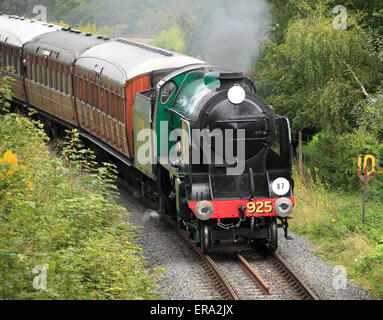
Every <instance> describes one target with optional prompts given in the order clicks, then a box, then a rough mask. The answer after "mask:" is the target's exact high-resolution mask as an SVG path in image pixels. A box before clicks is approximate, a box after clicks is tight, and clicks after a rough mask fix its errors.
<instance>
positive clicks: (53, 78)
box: [51, 68, 56, 89]
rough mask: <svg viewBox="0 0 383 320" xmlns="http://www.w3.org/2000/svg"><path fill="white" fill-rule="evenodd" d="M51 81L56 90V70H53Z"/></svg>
mask: <svg viewBox="0 0 383 320" xmlns="http://www.w3.org/2000/svg"><path fill="white" fill-rule="evenodd" d="M51 78H52V79H51V81H52V89H55V88H56V71H55V69H54V68H52V70H51Z"/></svg>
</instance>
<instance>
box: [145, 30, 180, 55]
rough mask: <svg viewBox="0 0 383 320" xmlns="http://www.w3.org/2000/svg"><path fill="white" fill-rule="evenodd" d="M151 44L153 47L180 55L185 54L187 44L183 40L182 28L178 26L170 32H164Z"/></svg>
mask: <svg viewBox="0 0 383 320" xmlns="http://www.w3.org/2000/svg"><path fill="white" fill-rule="evenodd" d="M151 44H152V45H153V46H157V47H161V48H164V49H167V50H171V51H175V52H178V53H185V42H184V39H183V34H182V32H181V30H180V28H179V27H177V26H173V27H171V28H170V29H168V30H164V31H162V32H161V34H160V35H159V36H158V37H157V38H156V39H154V40H153V41H152V42H151Z"/></svg>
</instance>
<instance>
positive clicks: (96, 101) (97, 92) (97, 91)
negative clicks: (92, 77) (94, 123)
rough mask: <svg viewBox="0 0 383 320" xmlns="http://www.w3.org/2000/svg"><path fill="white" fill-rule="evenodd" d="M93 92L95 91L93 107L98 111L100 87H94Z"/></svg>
mask: <svg viewBox="0 0 383 320" xmlns="http://www.w3.org/2000/svg"><path fill="white" fill-rule="evenodd" d="M95 91H96V93H95V95H96V96H95V98H96V100H95V106H96V107H97V108H98V109H100V87H99V86H98V85H96V87H95Z"/></svg>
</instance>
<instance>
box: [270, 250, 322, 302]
mask: <svg viewBox="0 0 383 320" xmlns="http://www.w3.org/2000/svg"><path fill="white" fill-rule="evenodd" d="M273 258H274V261H275V263H274V265H275V266H276V267H278V268H279V269H280V271H281V272H282V273H283V274H284V276H285V277H286V279H287V281H289V282H290V283H291V284H292V285H293V286H294V287H296V289H297V291H298V293H299V294H300V295H301V296H302V298H303V299H305V300H319V298H318V296H317V295H316V294H315V293H314V292H313V291H312V290H311V289H310V288H309V287H308V286H307V285H306V284H305V283H304V281H303V280H302V279H301V278H300V277H299V276H298V275H297V274H296V272H295V271H294V270H293V269H292V268H291V267H290V266H289V265H288V264H287V262H286V261H285V260H284V259H283V258H282V257H281V256H280V255H279V254H277V253H276V252H274V253H273Z"/></svg>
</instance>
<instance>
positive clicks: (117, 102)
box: [116, 96, 122, 121]
mask: <svg viewBox="0 0 383 320" xmlns="http://www.w3.org/2000/svg"><path fill="white" fill-rule="evenodd" d="M116 104H117V112H118V115H117V117H118V120H120V121H122V119H121V97H119V96H116Z"/></svg>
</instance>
